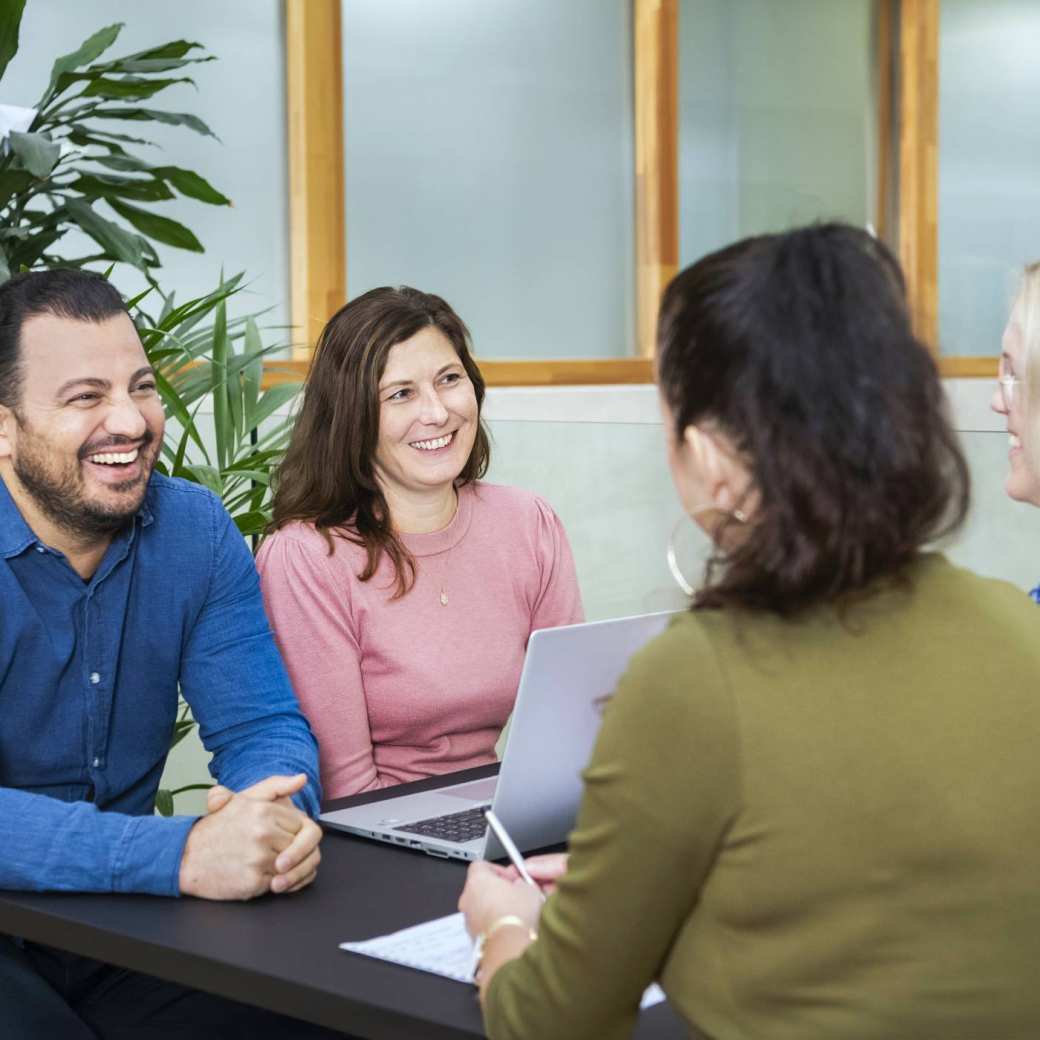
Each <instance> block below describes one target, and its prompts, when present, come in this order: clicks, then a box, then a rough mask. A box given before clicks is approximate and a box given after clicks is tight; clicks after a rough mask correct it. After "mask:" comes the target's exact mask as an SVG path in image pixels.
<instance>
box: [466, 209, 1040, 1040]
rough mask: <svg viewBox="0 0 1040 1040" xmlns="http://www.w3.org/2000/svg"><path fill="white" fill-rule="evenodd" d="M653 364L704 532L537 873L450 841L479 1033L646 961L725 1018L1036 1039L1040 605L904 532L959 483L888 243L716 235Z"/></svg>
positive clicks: (594, 1022) (503, 1027)
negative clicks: (562, 843) (686, 598)
mask: <svg viewBox="0 0 1040 1040" xmlns="http://www.w3.org/2000/svg"><path fill="white" fill-rule="evenodd" d="M658 377H659V382H660V388H661V397H662V405H663V411H664V417H665V425H666V428H667V429H668V430H669V433H670V438H669V439H670V446H669V462H670V465H671V469H672V474H673V478H674V481H675V484H676V488H677V491H678V494H679V498H680V500H681V502H682V505H683V508H684V509H685V510H686V512H687V513H688V514H689V515H691V516H693V517H694V518H695V519H696V520H697V521H698V522H699V523H700V524H701V525H702V526H704V527H705V529H706V530H708V531H709V533H710V534H711V535H712V537H713V538H714V540H715V543H716V546H717V549H718V552H717V557H716V559H715V560H714V561H713V563H712V564H711V565H710V566H709V569H708V573H707V575H706V576H705V583H704V585H703V587H702V588H701V590H700V591H699V592H698V593H697V595H696V597H695V599H694V603H693V609H692V610H691V611H690V612H689V613H688V614H686V615H683V616H682V617H680V618H679V619H678V620H677V621H676V622H675V623H673V625H672V626H671V627H670V628H669V630H668V631H667V632H666V633H665V634H664V635H663V636H661V637H660V638H659V639H657V640H655V641H654V642H653V643H651V644H650V645H649V646H648V647H646V648H645V649H644V650H643V651H642V652H640V653H639V654H637V655H636V657H635V658H634V659H633V660H632V662H631V664H630V667H629V669H628V672H627V674H626V676H625V677H624V679H623V680H622V682H621V684H620V686H619V688H618V690H617V691H616V694H615V695H614V697H613V698H612V699H611V700H610V702H609V703H608V704H607V706H606V708H605V711H604V719H603V726H602V730H601V732H600V736H599V740H598V742H597V745H596V748H595V751H594V754H593V757H592V761H591V762H590V764H589V766H588V768H587V769H586V771H585V774H584V775H585V796H584V801H583V803H582V807H581V811H580V814H579V818H578V823H577V826H576V829H575V831H574V833H573V835H572V837H571V844H570V849H571V854H570V864H569V869H567V870H566V872H565V873H563V872H562V871H561V870H560V869H559V863H558V861H557V862H556V863H552V862H550V863H548V864H545V863H542V864H538V863H535V862H532V865H533V866H534V867H535V868H536V869H538V868H540V870H541V873H540V876H541V877H542V878H546V877H550V876H555V875H560V874H562V876H560V877H559V881H558V891H556V892H555V893H554V894H552V895H551V896H550V897H549V899H548V901H547V903H546V904H545V906H544V908H542V906H541V904H540V901H539V900H538V898H537V895H536V893H535V892H534V891H533V889H531V888H530V887H529V886H527V885H525V884H523V883H522V882H517V881H516V880H515V879H514V878H515V876H514V875H513V873H512V872H511V871H507V870H504V869H503V868H498V867H492V866H490V865H488V864H475V865H474V866H473V867H472V868H471V872H470V876H469V879H468V881H467V884H466V889H465V891H464V892H463V895H462V899H461V903H460V906H461V908H462V909H463V910H464V911H465V913H466V919H467V925H468V927H469V928H470V931H471V932H472V933H473V934H474V935H480V934H482V935H484V936H485V945H484V954H483V961H482V964H481V968H480V972H479V976H478V978H479V982H480V986H481V997H482V1001H483V1005H484V1013H485V1021H486V1025H487V1030H488V1035H489V1036H490V1037H492V1038H493V1040H500V1038H507V1037H508V1038H514V1037H515V1038H537V1040H552V1038H556V1037H559V1038H561V1040H562V1038H566V1040H580V1038H582V1037H589V1038H595V1040H613V1038H615V1037H617V1038H620V1037H627V1036H629V1035H630V1033H631V1030H632V1026H633V1023H634V1021H635V1017H636V1014H637V1008H638V1003H639V997H640V994H641V993H642V991H643V989H644V987H645V986H646V985H647V984H648V983H649V982H651V980H654V979H657V980H659V981H660V983H661V985H662V986H663V988H664V990H665V992H666V993H667V995H668V998H669V1000H670V1002H671V1003H672V1005H673V1006H674V1007H675V1009H676V1010H677V1011H678V1012H679V1013H680V1014H681V1015H682V1016H683V1017H684V1018H686V1019H687V1020H688V1021H689V1022H690V1023H691V1024H694V1025H696V1027H697V1028H698V1029H700V1030H701V1031H703V1032H704V1033H705V1034H707V1035H708V1036H710V1037H714V1038H717V1040H736V1038H741V1040H744V1038H748V1040H750V1038H755V1040H757V1038H761V1037H768V1038H770V1040H788V1038H790V1040H795V1038H797V1040H807V1038H816V1037H822V1038H828V1040H851V1038H862V1040H868V1038H869V1040H879V1038H885V1040H895V1038H907V1040H909V1038H913V1040H932V1038H935V1040H939V1038H941V1040H1018V1038H1022V1040H1024V1038H1026V1037H1029V1038H1031V1040H1032V1038H1035V1037H1036V1036H1040V812H1038V809H1037V807H1038V806H1040V754H1038V752H1037V747H1038V744H1040V638H1038V636H1040V632H1038V630H1037V622H1036V615H1035V607H1033V605H1032V604H1030V603H1029V601H1028V600H1026V599H1025V598H1024V597H1022V595H1021V593H1020V592H1019V591H1018V590H1016V589H1014V588H1012V587H1011V586H1009V585H1005V584H1003V583H1001V582H996V581H989V580H985V579H983V578H979V577H977V576H975V575H973V574H971V573H969V572H967V571H963V570H960V569H958V568H956V567H954V566H952V565H951V564H950V563H948V562H947V561H946V560H945V559H944V558H943V557H942V556H941V555H935V554H926V553H923V552H922V551H921V550H922V547H923V546H924V545H925V544H927V543H929V542H932V541H933V540H934V539H935V538H937V537H938V536H940V535H942V534H944V533H948V532H950V531H952V530H954V529H955V528H956V527H957V526H958V525H959V524H960V523H961V521H962V520H963V518H964V515H965V512H966V509H967V505H968V481H967V472H966V467H965V463H964V460H963V457H962V455H961V453H960V450H959V448H958V446H957V442H956V438H955V435H954V434H953V432H952V430H951V429H950V427H949V425H948V421H947V419H946V417H945V412H944V404H943V395H942V389H941V386H940V383H939V380H938V377H937V373H936V370H935V366H934V363H933V362H932V360H931V357H930V355H929V354H928V352H927V351H926V350H925V348H924V347H923V346H921V345H920V344H919V343H917V342H916V341H915V340H914V338H913V335H912V333H911V331H910V325H909V318H908V315H907V310H906V304H905V297H904V290H903V282H902V276H901V274H900V272H899V269H898V266H897V264H896V262H895V260H894V259H893V258H892V256H891V254H890V253H889V252H888V250H887V249H885V248H884V246H882V245H881V244H879V243H877V242H876V241H874V240H873V239H872V238H871V237H870V236H868V235H866V234H864V233H862V232H860V231H857V230H855V229H853V228H849V227H844V226H839V225H827V226H817V227H813V228H808V229H803V230H800V231H795V232H789V233H787V234H783V235H775V236H765V237H760V238H755V239H749V240H746V241H743V242H740V243H737V244H736V245H734V246H731V247H729V248H728V249H725V250H722V251H721V252H718V253H715V254H712V255H711V256H708V257H706V258H705V259H703V260H701V261H699V262H698V263H697V264H695V265H694V266H693V267H691V268H689V269H687V270H686V271H684V272H683V273H681V274H680V275H679V276H678V277H677V278H676V279H675V280H674V281H673V282H672V284H671V286H670V287H669V289H668V291H667V292H666V294H665V298H664V301H663V303H662V313H661V322H660V327H659V352H658ZM535 933H537V938H535Z"/></svg>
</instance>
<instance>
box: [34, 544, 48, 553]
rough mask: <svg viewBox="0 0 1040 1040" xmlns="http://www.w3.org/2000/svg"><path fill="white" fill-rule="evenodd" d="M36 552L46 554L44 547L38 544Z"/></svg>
mask: <svg viewBox="0 0 1040 1040" xmlns="http://www.w3.org/2000/svg"><path fill="white" fill-rule="evenodd" d="M36 551H37V552H46V551H47V548H46V546H43V545H39V544H37V546H36Z"/></svg>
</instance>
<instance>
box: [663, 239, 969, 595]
mask: <svg viewBox="0 0 1040 1040" xmlns="http://www.w3.org/2000/svg"><path fill="white" fill-rule="evenodd" d="M657 365H658V378H659V381H660V385H661V391H662V393H663V395H664V398H665V400H666V401H667V403H668V405H669V407H670V409H671V412H672V415H673V417H674V422H675V429H674V433H675V435H676V436H678V437H681V436H682V433H683V431H684V430H685V429H686V428H687V427H688V426H690V425H692V424H697V423H704V422H707V423H714V424H715V425H716V426H717V427H718V428H719V429H720V430H721V431H722V432H723V433H724V434H726V435H727V437H728V438H729V439H730V440H731V442H732V443H733V444H734V445H735V447H736V448H737V450H738V451H739V452H740V456H741V458H742V459H743V460H744V462H745V463H746V465H747V466H748V467H749V471H750V473H751V478H752V483H753V487H754V491H755V492H757V495H758V499H759V501H758V504H757V505H756V508H755V512H754V516H753V517H752V518H751V521H750V522H749V523H748V525H747V528H746V533H745V534H744V535H743V536H742V537H741V538H739V539H734V540H733V541H734V543H735V544H734V548H733V549H732V552H731V553H730V554H729V556H728V558H725V559H721V558H716V559H714V560H713V561H712V564H711V565H709V570H708V579H707V582H706V586H705V587H704V588H703V589H702V590H701V592H700V593H699V594H698V596H697V598H696V601H695V602H696V605H698V606H704V607H725V606H741V607H748V608H752V609H760V610H769V611H774V612H777V613H781V614H791V613H795V612H797V611H800V610H802V609H804V608H807V607H811V606H813V605H815V604H818V603H825V602H834V601H837V600H839V599H844V598H846V596H847V594H852V593H856V592H857V591H858V590H862V589H865V588H866V586H868V585H870V584H871V583H873V582H875V581H877V580H879V579H884V578H897V579H898V578H899V577H900V571H901V570H902V569H903V567H904V566H905V565H906V564H907V563H909V562H910V561H911V560H912V559H913V557H914V556H915V555H916V554H917V553H918V552H919V551H920V550H921V549H922V548H923V547H924V545H925V544H927V543H928V542H930V541H932V540H934V539H936V538H938V537H940V536H942V535H945V534H948V533H950V532H952V531H953V530H955V529H956V528H957V527H958V526H959V525H960V524H961V522H962V521H963V520H964V517H965V514H966V512H967V509H968V503H969V477H968V468H967V465H966V463H965V460H964V456H963V454H962V452H961V449H960V446H959V445H958V442H957V437H956V435H955V433H954V431H953V429H952V428H951V426H950V422H949V419H948V417H947V414H946V406H945V399H944V395H943V390H942V385H941V383H940V381H939V375H938V371H937V370H936V365H935V361H934V359H933V358H932V355H931V354H930V353H929V351H928V350H927V349H926V348H925V346H924V345H923V344H922V343H920V342H919V341H918V340H917V339H916V338H915V337H914V334H913V331H912V330H911V325H910V315H909V312H908V309H907V304H906V293H905V287H904V282H903V276H902V273H901V271H900V269H899V264H898V263H897V261H896V259H895V258H894V257H893V256H892V254H891V252H890V251H889V250H888V249H887V248H886V247H885V246H884V245H883V244H882V243H881V242H879V241H877V240H876V239H874V238H873V237H872V236H870V235H868V234H867V233H865V232H863V231H861V230H859V229H857V228H854V227H850V226H847V225H843V224H824V225H815V226H812V227H808V228H802V229H799V230H796V231H789V232H786V233H784V234H775V235H762V236H759V237H755V238H748V239H744V240H743V241H741V242H737V243H736V244H734V245H731V246H729V247H727V248H725V249H722V250H719V251H718V252H715V253H712V254H710V255H709V256H706V257H704V258H703V259H702V260H699V261H698V262H697V263H695V264H694V265H693V266H691V267H688V268H687V269H686V270H685V271H682V272H681V273H680V274H679V275H677V276H676V277H675V279H674V280H673V281H672V282H671V284H670V285H669V286H668V288H667V290H666V291H665V294H664V299H663V300H662V303H661V317H660V323H659V326H658V356H657ZM730 522H731V523H733V522H735V521H730ZM736 543H739V544H736ZM720 565H721V566H720Z"/></svg>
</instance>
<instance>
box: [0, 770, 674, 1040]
mask: <svg viewBox="0 0 1040 1040" xmlns="http://www.w3.org/2000/svg"><path fill="white" fill-rule="evenodd" d="M495 768H496V767H488V768H486V769H481V770H468V771H466V773H464V774H459V778H460V779H466V778H468V777H469V776H473V777H476V776H486V775H489V773H491V772H494V770H495ZM436 783H443V778H440V779H438V780H435V781H423V782H421V783H420V784H418V785H415V787H416V789H421V788H423V787H426V786H432V785H433V784H436ZM393 793H394V794H398V793H400V789H397V790H396V791H394V792H393ZM384 796H385V795H383V794H382V793H380V794H379V795H377V796H375V797H376V798H381V797H384ZM364 800H368V801H370V800H373V796H372V795H368V796H359V797H358V798H354V799H340V800H338V801H336V802H332V803H329V805H328V806H327V808H330V807H333V808H339V807H342V806H345V805H347V804H350V803H351V802H356V801H364ZM465 870H466V865H465V864H464V863H462V862H456V861H449V860H441V859H435V858H433V857H431V856H427V855H425V854H423V853H421V852H413V851H411V850H408V849H403V848H397V847H393V846H390V845H383V844H380V843H378V842H370V841H366V840H364V839H361V838H353V837H350V836H349V835H345V834H341V833H337V832H328V833H327V834H326V836H325V839H324V841H323V842H322V863H321V867H320V869H319V872H318V878H317V880H316V881H315V882H314V884H312V885H311V886H310V887H309V888H307V889H304V890H303V891H302V892H298V893H295V894H294V895H291V896H266V897H264V898H261V899H258V900H254V901H253V902H250V903H215V902H207V901H205V900H198V899H166V898H162V897H158V896H127V895H79V894H75V895H73V894H64V893H62V894H58V893H47V894H29V893H16V892H2V893H0V932H4V933H7V934H9V935H17V936H21V937H23V938H25V939H29V940H32V941H33V942H39V943H46V944H49V945H52V946H57V947H60V948H62V949H66V950H70V951H72V952H73V953H77V954H81V955H85V956H89V957H95V958H97V959H99V960H103V961H106V962H108V963H111V964H117V965H119V966H121V967H127V968H132V969H134V970H136V971H141V972H144V973H146V974H150V975H156V976H159V977H161V978H165V979H170V980H172V981H175V982H179V983H182V984H184V985H187V986H192V987H195V988H198V989H203V990H208V991H210V992H213V993H218V994H221V995H222V996H225V997H230V998H232V999H235V1000H241V1001H245V1002H247V1003H251V1004H256V1005H259V1006H261V1007H265V1008H269V1009H271V1010H273V1011H279V1012H281V1013H283V1014H287V1015H292V1016H294V1017H296V1018H303V1019H307V1020H309V1021H311V1022H317V1023H319V1024H321V1025H325V1026H330V1027H332V1028H334V1029H342V1030H344V1031H346V1032H349V1033H351V1034H353V1035H354V1036H358V1037H365V1038H372V1040H397V1038H417V1037H421V1038H423V1040H440V1038H444V1040H448V1038H451V1040H462V1038H469V1037H482V1036H483V1035H484V1032H483V1028H482V1026H481V1018H480V1008H479V1006H478V1004H477V1000H476V992H475V990H474V989H472V988H471V987H469V986H466V985H463V984H461V983H458V982H453V981H451V980H449V979H443V978H440V977H438V976H435V975H430V974H427V973H425V972H420V971H414V970H412V969H410V968H404V967H400V966H398V965H394V964H387V963H385V962H382V961H378V960H374V959H372V958H368V957H363V956H360V955H358V954H353V953H345V952H343V951H342V950H339V949H338V945H339V943H341V942H344V941H348V940H358V939H369V938H372V937H373V936H376V935H384V934H386V933H388V932H392V931H396V930H397V929H399V928H405V927H408V926H409V925H414V924H419V923H420V922H422V921H427V920H429V919H431V918H434V917H440V916H443V915H444V914H449V913H452V912H454V911H455V910H456V909H457V906H456V904H457V901H458V897H459V892H460V891H461V889H462V884H463V880H464V875H465ZM635 1035H636V1036H637V1037H638V1038H640V1040H652V1038H653V1040H657V1038H661V1040H665V1038H668V1040H671V1038H679V1037H686V1036H688V1033H687V1031H686V1029H685V1027H684V1026H683V1025H682V1024H681V1022H680V1020H679V1019H678V1017H677V1016H676V1015H675V1014H674V1013H673V1012H672V1011H671V1009H670V1008H668V1007H667V1005H659V1006H657V1007H655V1008H651V1009H650V1010H648V1011H646V1012H644V1013H643V1014H642V1015H641V1016H640V1022H639V1027H638V1029H637V1031H636V1034H635Z"/></svg>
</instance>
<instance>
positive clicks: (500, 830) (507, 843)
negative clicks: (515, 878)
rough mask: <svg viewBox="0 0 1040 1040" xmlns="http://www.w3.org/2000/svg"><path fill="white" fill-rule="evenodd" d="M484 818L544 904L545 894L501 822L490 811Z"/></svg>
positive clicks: (520, 873)
mask: <svg viewBox="0 0 1040 1040" xmlns="http://www.w3.org/2000/svg"><path fill="white" fill-rule="evenodd" d="M484 816H485V818H486V819H487V822H488V826H489V827H490V828H491V829H492V831H494V833H495V837H496V838H498V840H499V841H500V842H501V843H502V848H504V849H505V850H506V853H507V854H508V856H509V860H510V862H511V863H512V864H513V866H514V867H516V869H517V873H518V874H519V875H520V876H521V877H522V878H523V879H524V881H526V882H527V883H528V884H529V885H530V886H531V887H532V888H533V889H534V890H535V891H536V892H537V893H538V895H539V896H540V898H541V900H542V902H543V903H544V902H545V893H544V892H543V891H542V890H541V888H540V887H539V885H538V882H537V881H535V879H534V878H533V877H531V875H530V874H528V873H527V867H525V866H524V857H523V856H521V855H520V850H519V849H518V848H517V847H516V846H515V845H514V844H513V839H512V838H510V837H509V833H508V831H507V830H506V829H505V827H503V826H502V821H501V820H500V819H499V818H498V817H497V816H496V815H495V814H494V813H493V812H492V811H491V810H490V809H488V810H487V811H486V812H485V813H484Z"/></svg>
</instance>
